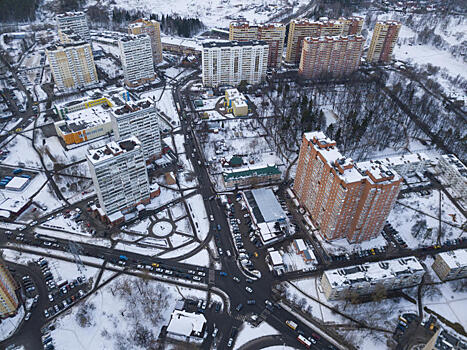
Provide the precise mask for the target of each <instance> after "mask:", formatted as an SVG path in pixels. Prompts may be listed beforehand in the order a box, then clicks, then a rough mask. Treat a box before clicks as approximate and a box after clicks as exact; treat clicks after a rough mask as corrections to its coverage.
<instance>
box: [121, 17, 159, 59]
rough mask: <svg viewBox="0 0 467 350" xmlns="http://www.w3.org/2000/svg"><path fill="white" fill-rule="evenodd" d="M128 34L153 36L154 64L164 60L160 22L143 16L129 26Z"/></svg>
mask: <svg viewBox="0 0 467 350" xmlns="http://www.w3.org/2000/svg"><path fill="white" fill-rule="evenodd" d="M128 34H135V35H138V34H147V35H149V37H150V38H151V48H152V58H153V60H154V64H158V63H160V62H162V43H161V26H160V24H159V22H157V21H154V20H152V19H151V20H149V19H145V18H141V19H138V20H136V21H135V22H133V23H131V24H130V25H129V26H128Z"/></svg>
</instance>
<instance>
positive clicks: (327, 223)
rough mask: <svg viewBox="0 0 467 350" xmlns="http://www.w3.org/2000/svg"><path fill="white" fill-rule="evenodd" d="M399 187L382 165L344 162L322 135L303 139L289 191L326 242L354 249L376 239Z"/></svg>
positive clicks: (333, 144) (396, 177) (307, 135)
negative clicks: (344, 242)
mask: <svg viewBox="0 0 467 350" xmlns="http://www.w3.org/2000/svg"><path fill="white" fill-rule="evenodd" d="M401 182H402V179H401V177H400V176H399V175H398V174H397V173H396V172H394V171H392V170H389V169H388V168H387V167H385V166H384V165H380V164H378V163H377V162H373V161H367V162H360V163H354V162H353V161H352V159H350V158H346V157H344V156H343V155H342V154H341V153H340V152H339V150H338V149H337V146H336V142H335V141H333V140H331V139H329V138H328V137H326V135H325V134H324V133H322V132H309V133H305V134H304V136H303V141H302V146H301V148H300V155H299V159H298V166H297V174H296V176H295V183H294V188H293V189H294V191H295V193H296V195H297V197H298V200H299V202H300V204H301V205H302V206H303V207H305V209H306V210H307V211H308V212H309V213H310V216H311V219H312V221H313V223H314V224H315V225H316V226H317V227H318V229H319V231H320V232H321V234H322V236H323V237H325V238H326V239H329V240H333V239H339V238H347V240H348V241H349V242H352V243H354V242H361V241H364V240H368V239H371V238H374V237H376V236H378V234H379V233H380V232H381V230H382V228H383V225H384V223H385V221H386V218H387V216H388V215H389V212H390V211H391V209H392V206H393V204H394V202H395V200H396V198H397V195H398V193H399V187H400V184H401Z"/></svg>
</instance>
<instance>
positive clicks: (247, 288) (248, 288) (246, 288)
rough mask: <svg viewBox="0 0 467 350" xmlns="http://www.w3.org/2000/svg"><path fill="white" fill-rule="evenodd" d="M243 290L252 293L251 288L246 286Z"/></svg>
mask: <svg viewBox="0 0 467 350" xmlns="http://www.w3.org/2000/svg"><path fill="white" fill-rule="evenodd" d="M245 290H246V291H247V292H248V293H253V289H251V287H248V286H246V287H245Z"/></svg>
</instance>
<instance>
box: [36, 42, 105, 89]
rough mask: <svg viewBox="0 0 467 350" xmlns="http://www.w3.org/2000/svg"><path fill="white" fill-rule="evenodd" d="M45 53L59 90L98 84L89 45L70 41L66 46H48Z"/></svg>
mask: <svg viewBox="0 0 467 350" xmlns="http://www.w3.org/2000/svg"><path fill="white" fill-rule="evenodd" d="M45 53H46V54H47V58H48V60H49V64H50V69H51V71H52V75H53V77H54V82H55V85H57V87H58V88H59V89H76V88H80V87H86V86H89V85H92V84H96V83H98V82H99V78H98V76H97V71H96V65H95V64H94V56H93V54H92V48H91V44H89V43H88V42H85V41H74V40H71V39H70V41H69V43H68V44H56V45H51V46H49V47H48V48H47V49H46V50H45Z"/></svg>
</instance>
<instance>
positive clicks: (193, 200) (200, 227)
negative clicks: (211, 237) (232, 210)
mask: <svg viewBox="0 0 467 350" xmlns="http://www.w3.org/2000/svg"><path fill="white" fill-rule="evenodd" d="M186 201H187V204H188V207H189V208H190V215H191V217H192V219H193V221H194V223H195V226H196V231H197V234H196V236H197V237H198V238H199V239H200V240H204V239H205V238H206V236H207V235H208V233H209V218H208V216H207V214H206V209H205V207H204V201H203V197H202V196H201V195H200V194H197V195H195V196H193V197H190V198H187V199H186Z"/></svg>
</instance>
